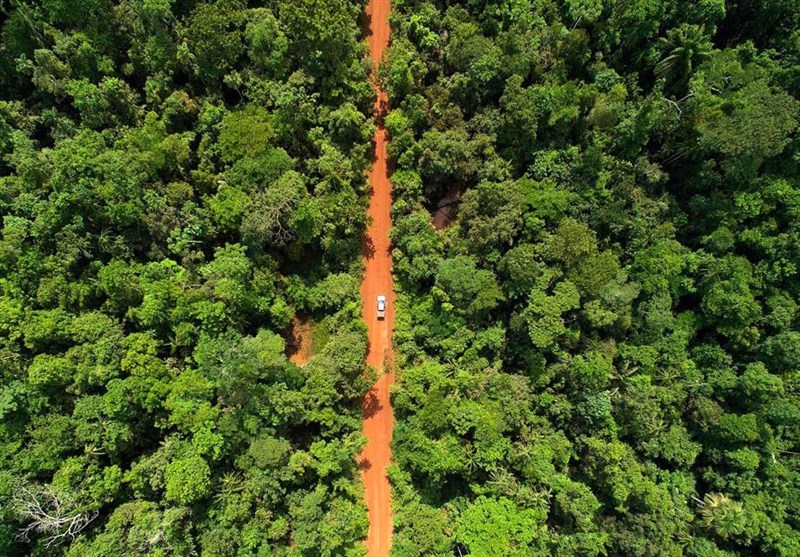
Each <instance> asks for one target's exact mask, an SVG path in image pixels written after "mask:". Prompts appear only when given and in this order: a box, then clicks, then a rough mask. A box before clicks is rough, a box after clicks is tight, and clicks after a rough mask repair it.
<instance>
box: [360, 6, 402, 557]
mask: <svg viewBox="0 0 800 557" xmlns="http://www.w3.org/2000/svg"><path fill="white" fill-rule="evenodd" d="M389 9H390V5H389V0H370V2H369V5H368V6H367V22H368V30H367V36H368V39H369V49H370V55H371V57H372V59H373V60H374V61H375V62H376V64H377V63H378V62H379V61H380V59H381V55H382V54H383V51H384V49H385V48H386V47H387V46H388V44H389V21H388V17H389ZM375 88H376V91H377V100H376V102H375V114H376V117H377V120H378V129H377V131H376V132H375V164H374V165H373V167H372V171H371V172H370V176H369V181H370V186H371V188H372V191H371V193H370V202H369V209H368V210H367V214H368V215H369V216H370V217H371V224H370V225H369V228H368V229H367V233H366V236H365V238H364V242H363V255H364V263H365V265H366V270H365V273H364V281H363V282H362V284H361V299H362V300H363V302H364V313H363V318H364V320H365V321H366V322H367V327H368V329H369V349H368V352H367V364H369V365H371V366H374V367H375V368H376V369H377V370H378V373H379V379H378V382H377V383H376V384H375V385H374V386H373V387H372V390H371V391H370V392H369V393H367V396H366V397H365V398H364V403H363V409H364V435H365V436H366V438H367V445H366V447H364V450H363V452H362V453H361V456H360V458H359V464H360V467H361V470H362V479H363V481H364V497H365V499H366V503H367V509H368V511H369V534H368V535H367V540H366V544H367V557H388V555H389V550H390V548H391V546H392V508H391V491H390V488H389V479H388V478H387V477H386V467H387V466H388V465H389V461H390V459H391V452H390V443H391V441H392V424H393V421H394V418H393V416H392V408H391V405H390V401H389V385H390V384H391V383H392V377H393V376H392V369H391V364H392V326H393V324H394V301H395V297H394V290H393V286H392V257H391V252H390V246H389V229H390V228H391V225H392V223H391V220H390V216H389V211H390V209H391V204H392V193H391V191H392V187H391V184H390V183H389V171H388V168H387V166H386V130H385V128H384V127H383V118H382V116H383V113H384V111H385V108H386V102H387V98H386V93H384V92H383V91H381V90H380V87H379V86H378V85H377V80H376V85H375ZM380 294H383V295H385V296H386V299H387V302H388V304H387V308H386V318H385V319H383V320H380V321H379V320H378V318H377V309H376V298H377V297H378V295H380ZM385 363H388V364H389V369H386V370H384V364H385Z"/></svg>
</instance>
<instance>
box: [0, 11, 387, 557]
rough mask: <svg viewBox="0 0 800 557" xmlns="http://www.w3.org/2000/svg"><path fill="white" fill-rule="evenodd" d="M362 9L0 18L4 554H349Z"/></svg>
mask: <svg viewBox="0 0 800 557" xmlns="http://www.w3.org/2000/svg"><path fill="white" fill-rule="evenodd" d="M364 4H365V2H364V1H363V0H350V1H344V0H336V1H333V0H330V1H320V0H274V1H269V0H268V1H265V2H249V3H248V2H245V1H243V0H224V1H219V2H196V1H194V0H122V1H116V0H113V1H112V0H43V1H41V2H33V1H7V2H0V11H1V12H2V16H1V17H0V21H1V22H2V35H0V38H1V40H2V43H1V44H0V96H1V97H2V101H0V176H2V177H0V213H1V214H2V225H3V228H2V233H1V237H2V239H1V240H0V362H1V363H0V555H4V556H5V555H9V556H10V555H37V556H58V555H63V556H69V557H84V556H86V557H92V556H96V557H116V556H148V555H150V556H160V557H165V556H180V557H185V556H190V555H201V554H202V555H208V556H239V557H243V556H256V555H259V556H267V555H269V556H279V555H295V556H300V555H303V556H310V555H359V554H361V552H362V539H363V538H364V536H365V535H366V531H367V516H366V511H365V508H364V504H363V503H362V498H363V496H362V490H361V488H360V485H359V481H358V468H357V465H356V455H357V454H358V452H359V450H360V447H361V446H362V443H363V442H362V440H361V409H360V405H359V404H360V400H361V397H362V396H363V394H364V393H365V392H366V390H367V389H368V387H369V385H370V383H371V381H370V380H369V375H368V374H365V373H364V372H363V359H364V354H365V351H366V333H365V327H364V326H363V323H362V322H361V321H360V300H359V291H358V289H359V281H360V278H361V272H362V271H361V269H362V263H361V237H362V235H363V231H364V228H365V224H366V217H365V216H364V208H365V207H366V200H367V197H366V192H367V185H366V169H367V168H368V167H369V165H370V160H371V152H372V147H371V144H370V138H371V137H372V134H373V131H374V124H373V119H372V106H373V101H374V93H373V89H372V86H371V85H370V82H369V79H368V78H369V74H370V71H371V67H370V65H369V64H368V63H367V62H366V55H365V53H366V46H365V44H364V43H363V40H362V30H361V20H362V15H361V14H362V12H363V9H364ZM296 316H300V317H302V318H303V319H310V320H311V321H313V322H314V323H315V328H314V331H315V332H314V354H313V356H312V357H311V359H310V361H309V362H308V364H307V365H305V366H302V367H300V366H296V365H294V364H293V363H290V362H289V360H287V351H288V350H287V344H286V343H287V339H289V338H290V334H289V333H290V331H291V329H292V322H293V321H294V320H295V318H296Z"/></svg>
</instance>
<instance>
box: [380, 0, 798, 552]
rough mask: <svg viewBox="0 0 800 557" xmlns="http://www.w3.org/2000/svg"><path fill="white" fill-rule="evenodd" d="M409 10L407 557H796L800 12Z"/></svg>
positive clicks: (395, 129) (393, 79)
mask: <svg viewBox="0 0 800 557" xmlns="http://www.w3.org/2000/svg"><path fill="white" fill-rule="evenodd" d="M393 7H394V9H395V13H394V15H393V19H392V24H393V33H394V35H393V41H392V45H391V47H390V50H389V53H388V54H387V57H386V58H385V60H384V62H383V65H382V68H381V72H380V75H381V79H382V81H383V84H384V86H385V88H386V90H387V91H388V92H389V95H390V104H391V111H390V113H389V114H388V115H387V117H386V123H387V128H388V130H389V133H390V135H391V139H392V143H391V144H390V149H389V154H390V157H391V158H392V161H393V163H394V166H395V173H394V184H395V190H394V191H395V203H394V208H393V217H394V223H395V226H394V230H393V232H392V238H393V241H394V248H395V249H394V255H395V262H396V263H395V270H396V273H397V277H398V279H399V285H400V290H401V292H400V295H399V297H398V307H397V323H396V331H395V342H396V346H397V348H398V352H399V353H398V368H399V369H398V377H399V378H400V379H399V385H398V387H397V388H396V390H395V393H394V403H395V412H396V413H395V415H396V419H397V423H396V429H395V438H394V446H393V447H394V459H395V463H396V466H395V469H394V470H393V471H392V475H391V477H392V481H393V485H394V489H395V499H396V507H397V508H396V515H395V516H396V519H395V520H396V530H395V532H396V534H395V540H394V550H393V551H394V554H395V555H397V556H402V557H411V556H422V555H425V556H429V555H433V556H445V555H448V556H449V555H468V554H469V555H559V556H565V557H566V556H573V555H581V556H601V555H615V556H631V557H633V556H636V557H640V556H648V555H649V556H664V555H674V556H677V555H691V556H697V557H699V556H704V557H705V556H712V555H713V556H723V555H726V556H727V555H775V556H778V555H780V556H785V557H789V556H793V555H796V554H798V552H800V544H799V543H798V539H800V506H798V504H797V500H798V485H800V459H799V458H798V454H800V444H798V441H799V439H798V435H797V433H796V430H797V427H798V426H800V399H798V392H800V391H798V370H799V369H800V368H799V367H798V366H800V363H798V362H800V332H798V331H800V328H799V327H800V322H799V321H798V314H797V304H798V297H800V289H799V288H798V284H800V275H798V273H799V272H800V252H798V250H797V245H798V242H800V233H798V231H799V230H800V229H798V226H797V222H798V216H800V213H798V207H800V182H798V166H797V164H798V161H799V160H800V159H798V142H797V135H796V134H797V129H798V118H799V117H800V112H798V110H800V108H799V107H800V104H798V102H799V101H800V99H798V96H797V95H798V87H797V85H798V84H800V80H798V76H800V65H798V64H799V63H800V50H798V48H799V45H800V43H798V33H797V32H796V28H797V23H798V18H800V9H798V5H797V3H796V2H784V1H774V2H751V1H740V2H736V1H734V2H724V1H723V0H704V1H699V2H689V1H679V2H674V1H666V0H634V1H625V2H609V1H605V2H603V1H594V0H568V1H565V2H550V1H539V2H534V1H528V0H521V1H515V2H499V1H469V2H466V1H465V2H443V1H433V0H403V1H398V2H393ZM767 22H770V23H767ZM454 192H455V193H454ZM445 196H447V197H445ZM454 199H455V200H456V201H455V203H453V200H454ZM459 200H460V201H459ZM444 202H448V203H451V204H452V205H453V206H454V209H453V210H454V211H455V216H456V218H455V221H454V222H452V223H451V224H449V226H448V227H447V228H446V229H444V230H438V231H437V230H435V229H434V228H433V227H432V226H431V225H430V219H429V217H428V215H429V214H430V212H431V211H432V210H434V209H435V208H436V207H437V206H438V205H439V204H440V203H444Z"/></svg>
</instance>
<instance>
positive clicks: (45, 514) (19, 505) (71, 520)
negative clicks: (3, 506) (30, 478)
mask: <svg viewBox="0 0 800 557" xmlns="http://www.w3.org/2000/svg"><path fill="white" fill-rule="evenodd" d="M13 506H14V509H15V510H16V512H17V514H18V515H19V517H20V518H21V519H22V520H23V521H24V522H25V523H27V526H25V527H24V528H21V529H20V531H19V533H18V534H17V539H18V540H19V541H22V542H29V541H30V536H31V534H36V535H41V536H44V541H45V547H51V546H53V545H57V544H60V543H63V542H65V541H67V540H69V541H70V542H71V541H72V540H74V539H75V538H76V537H77V535H78V534H80V533H81V531H83V530H84V529H85V528H86V527H87V526H88V525H89V524H90V523H91V522H92V521H93V520H94V519H95V518H97V515H98V512H97V511H84V510H81V509H80V508H79V506H78V505H77V503H76V502H75V501H74V500H73V499H72V498H71V497H69V496H66V495H63V494H59V493H57V492H56V491H55V490H54V489H53V488H50V487H38V488H34V489H30V488H28V487H25V486H18V487H17V488H16V489H15V492H14V497H13Z"/></svg>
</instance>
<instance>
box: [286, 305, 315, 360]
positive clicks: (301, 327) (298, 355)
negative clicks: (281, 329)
mask: <svg viewBox="0 0 800 557" xmlns="http://www.w3.org/2000/svg"><path fill="white" fill-rule="evenodd" d="M286 348H287V350H288V352H289V361H290V362H292V363H294V364H296V365H298V366H303V365H305V364H307V363H308V359H309V358H310V357H311V321H310V320H309V319H308V318H307V317H302V318H300V317H295V318H294V319H293V320H292V330H291V331H290V332H289V338H288V339H287V342H286Z"/></svg>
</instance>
